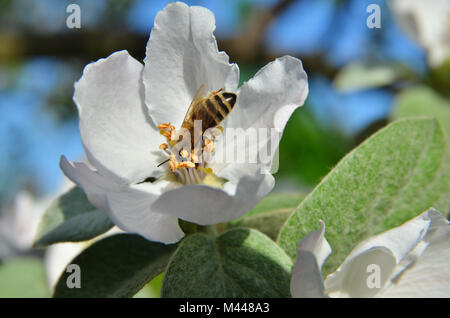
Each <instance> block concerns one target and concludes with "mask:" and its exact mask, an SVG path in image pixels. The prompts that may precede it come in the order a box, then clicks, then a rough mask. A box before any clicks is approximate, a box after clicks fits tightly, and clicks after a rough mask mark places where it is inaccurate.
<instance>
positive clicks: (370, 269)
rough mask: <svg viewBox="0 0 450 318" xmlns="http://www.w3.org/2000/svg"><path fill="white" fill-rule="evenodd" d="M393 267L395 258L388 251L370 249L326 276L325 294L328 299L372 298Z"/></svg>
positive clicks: (375, 248) (383, 283)
mask: <svg viewBox="0 0 450 318" xmlns="http://www.w3.org/2000/svg"><path fill="white" fill-rule="evenodd" d="M395 265H396V263H395V257H394V255H392V252H391V251H390V250H389V249H387V248H385V247H382V246H377V247H372V248H370V249H368V250H365V251H364V252H362V253H361V254H359V255H357V256H355V257H353V258H351V259H349V260H346V261H345V262H344V263H343V264H342V265H341V267H339V269H338V270H337V271H336V272H335V273H333V274H331V275H330V276H328V277H327V279H326V280H325V289H326V292H327V294H328V295H329V296H330V297H358V298H359V297H373V296H375V295H376V294H377V293H378V292H379V291H380V290H381V288H383V287H384V285H385V283H386V282H387V281H388V280H389V279H390V277H391V274H392V271H393V270H394V268H395ZM374 277H375V278H376V279H377V280H376V281H373V279H374Z"/></svg>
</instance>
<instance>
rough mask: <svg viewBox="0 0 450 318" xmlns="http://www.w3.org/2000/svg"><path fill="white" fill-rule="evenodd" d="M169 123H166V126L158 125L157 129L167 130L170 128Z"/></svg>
mask: <svg viewBox="0 0 450 318" xmlns="http://www.w3.org/2000/svg"><path fill="white" fill-rule="evenodd" d="M170 126H171V125H170V123H167V124H159V125H158V128H159V129H168V128H170Z"/></svg>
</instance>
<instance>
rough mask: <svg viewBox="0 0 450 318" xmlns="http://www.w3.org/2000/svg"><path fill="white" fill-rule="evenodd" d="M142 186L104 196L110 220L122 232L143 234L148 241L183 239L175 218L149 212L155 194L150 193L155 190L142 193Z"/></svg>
mask: <svg viewBox="0 0 450 318" xmlns="http://www.w3.org/2000/svg"><path fill="white" fill-rule="evenodd" d="M145 186H146V185H142V186H140V185H139V186H133V187H130V188H128V189H127V190H126V191H122V192H117V193H114V192H112V193H109V194H108V195H107V197H108V203H109V207H110V217H111V219H112V220H113V221H114V223H115V224H117V225H118V226H119V227H120V228H121V229H123V230H125V231H127V232H129V233H136V234H139V235H142V236H143V237H145V238H146V239H148V240H150V241H158V242H162V243H165V244H171V243H176V242H178V241H179V240H180V239H181V238H182V237H183V236H184V233H183V231H182V230H181V228H180V226H179V225H178V218H176V217H174V216H171V215H164V214H159V213H152V212H151V211H150V206H151V205H152V203H153V202H154V201H155V200H156V198H157V195H158V194H157V193H153V194H152V193H151V192H150V191H154V190H155V189H150V191H148V190H144V189H143V187H145ZM157 192H160V189H158V191H157Z"/></svg>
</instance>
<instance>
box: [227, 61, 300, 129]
mask: <svg viewBox="0 0 450 318" xmlns="http://www.w3.org/2000/svg"><path fill="white" fill-rule="evenodd" d="M307 95H308V81H307V76H306V72H305V71H304V70H303V66H302V62H301V61H300V60H299V59H297V58H295V57H292V56H283V57H280V58H277V59H276V60H274V61H272V62H270V63H269V64H267V65H266V66H264V67H263V68H261V69H260V70H259V71H258V72H257V73H256V74H255V76H254V77H253V78H252V79H250V80H249V81H248V82H245V83H244V84H243V85H242V87H241V88H240V89H239V94H238V98H237V101H236V106H235V109H234V110H233V112H232V113H231V114H230V116H229V117H228V118H227V119H226V121H227V123H226V127H227V128H228V127H234V128H239V127H255V128H261V127H274V128H277V129H279V130H281V131H282V130H283V129H284V126H285V125H286V122H287V120H288V119H289V117H290V116H291V114H292V112H293V111H294V110H295V109H296V108H297V107H300V106H302V105H303V103H304V102H305V99H306V96H307Z"/></svg>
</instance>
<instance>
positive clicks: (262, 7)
mask: <svg viewBox="0 0 450 318" xmlns="http://www.w3.org/2000/svg"><path fill="white" fill-rule="evenodd" d="M167 2H168V1H162V0H151V1H147V0H110V1H106V0H84V1H81V0H80V1H75V0H71V1H64V0H39V1H37V0H35V1H32V0H14V1H12V0H0V132H1V133H0V158H1V160H0V297H47V296H50V295H51V292H50V290H51V287H50V286H51V284H53V283H54V281H55V280H56V278H57V277H58V275H59V274H60V272H61V270H62V268H63V267H64V265H65V264H66V263H67V262H69V261H70V260H71V258H72V257H73V256H74V254H75V253H76V252H77V251H79V250H80V249H81V248H82V246H80V244H64V245H63V244H59V245H60V246H55V247H53V248H51V249H50V250H47V251H44V250H36V249H32V248H31V242H32V239H33V235H34V233H35V232H36V227H37V226H38V223H39V219H40V216H41V215H42V213H43V212H44V211H45V208H46V207H47V206H48V205H49V203H50V202H51V201H52V199H53V198H55V197H56V196H57V195H58V194H61V193H62V192H64V191H65V190H67V189H68V188H69V187H70V183H69V182H68V181H66V180H65V178H64V176H63V174H62V173H61V171H60V169H59V166H58V162H59V158H60V155H61V154H65V155H66V156H67V157H68V158H69V159H73V160H76V159H79V158H81V157H82V156H83V149H82V146H81V141H80V136H79V132H78V117H77V111H76V107H75V105H74V103H73V101H72V95H73V83H74V82H75V81H76V80H78V79H79V78H80V76H81V73H82V70H83V68H84V66H85V65H86V64H88V63H90V62H92V61H95V60H98V59H100V58H103V57H106V56H108V55H110V54H111V53H113V52H115V51H118V50H122V49H126V50H128V51H129V52H130V54H131V55H132V56H134V57H135V58H137V59H138V60H141V61H142V60H143V58H144V55H145V46H146V43H147V40H148V37H149V33H150V30H151V28H152V26H153V20H154V17H155V15H156V13H157V11H159V10H161V9H162V8H163V7H164V6H165V5H166V4H167ZM185 2H186V3H188V4H189V5H201V6H204V7H207V8H209V9H210V10H212V11H213V12H214V14H215V16H216V24H217V29H216V33H215V34H216V37H217V41H218V45H219V49H220V50H224V51H226V52H227V54H228V55H229V56H230V61H232V62H236V63H238V65H239V67H240V70H241V81H242V82H244V81H246V80H248V79H249V78H251V77H252V76H253V75H254V73H255V72H256V71H257V70H258V69H259V68H260V67H262V66H263V65H265V64H266V63H268V62H270V61H272V60H273V59H274V58H276V57H278V56H282V55H285V54H289V55H293V56H296V57H298V58H300V59H301V60H302V61H303V64H304V68H305V70H306V72H307V74H308V77H309V88H310V92H309V96H308V99H307V101H306V104H305V106H304V107H302V108H300V109H298V110H297V111H296V112H295V113H294V114H293V116H292V118H291V119H290V120H289V122H288V125H287V127H286V130H285V134H284V136H283V139H282V142H281V145H280V151H279V154H280V163H279V171H278V173H277V174H276V179H277V186H276V189H275V190H274V191H289V192H298V191H302V192H308V191H310V190H311V189H312V188H313V187H314V186H315V185H316V184H317V183H318V181H320V179H321V178H322V177H323V176H325V175H326V174H327V173H328V172H329V171H330V169H332V168H333V166H334V165H335V164H336V163H337V162H338V161H339V160H340V159H341V158H342V157H343V156H344V155H345V154H346V153H347V152H348V151H350V150H351V149H352V148H354V147H355V146H357V145H358V144H359V143H360V142H362V141H363V140H364V139H365V138H367V137H368V136H369V135H371V134H372V133H373V132H375V131H376V130H378V129H380V128H381V127H383V126H384V125H386V124H387V123H389V122H390V121H392V120H394V119H397V118H401V117H405V116H413V115H431V116H435V117H437V118H438V119H439V120H440V121H441V124H442V126H443V128H444V130H446V131H447V133H448V131H449V129H450V117H449V116H450V115H449V112H450V108H449V107H450V106H449V105H450V104H449V103H450V102H449V100H450V99H449V97H450V90H449V87H450V60H449V51H450V9H449V8H450V1H449V0H406V1H401V0H392V1H389V0H388V1H376V0H369V1H365V0H261V1H257V0H233V1H229V0H204V1H200V0H199V1H185ZM72 3H74V4H78V5H79V6H80V8H81V28H79V29H78V28H73V29H70V28H68V27H67V25H66V19H67V17H68V16H69V15H70V13H67V12H66V8H67V6H68V5H69V4H72ZM370 4H377V5H378V6H379V8H380V15H379V17H380V24H381V25H380V27H379V28H369V27H368V25H367V19H368V18H369V16H371V14H373V11H370V10H369V12H368V11H367V8H368V6H369V5H370ZM159 285H160V278H158V279H157V281H156V282H154V285H152V286H149V287H148V288H146V289H145V290H143V291H142V292H141V294H140V296H157V295H158V286H159Z"/></svg>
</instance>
